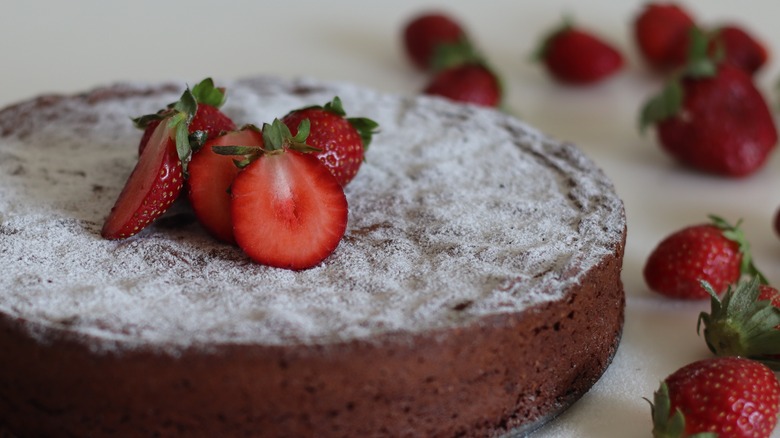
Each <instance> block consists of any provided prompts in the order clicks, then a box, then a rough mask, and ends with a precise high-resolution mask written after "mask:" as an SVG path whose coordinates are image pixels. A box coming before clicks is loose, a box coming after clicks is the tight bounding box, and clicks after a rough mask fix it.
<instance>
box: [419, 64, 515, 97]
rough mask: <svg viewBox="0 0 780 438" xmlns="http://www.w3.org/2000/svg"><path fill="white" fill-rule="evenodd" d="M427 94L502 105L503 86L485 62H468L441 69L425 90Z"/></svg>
mask: <svg viewBox="0 0 780 438" xmlns="http://www.w3.org/2000/svg"><path fill="white" fill-rule="evenodd" d="M423 92H424V93H425V94H430V95H434V96H442V97H446V98H448V99H450V100H453V101H456V102H463V103H471V104H475V105H481V106H487V107H498V106H500V105H501V98H502V86H501V82H500V80H499V79H498V76H496V74H495V73H494V72H493V71H492V70H491V69H490V68H488V67H487V66H486V65H485V64H482V63H466V64H460V65H457V66H455V67H450V68H447V69H444V70H441V71H439V72H438V73H436V75H435V76H434V77H433V79H432V80H431V81H430V82H429V83H428V85H427V86H426V87H425V89H424V90H423Z"/></svg>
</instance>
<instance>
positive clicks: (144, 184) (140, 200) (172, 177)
mask: <svg viewBox="0 0 780 438" xmlns="http://www.w3.org/2000/svg"><path fill="white" fill-rule="evenodd" d="M172 134H173V132H172V129H171V127H170V126H169V124H168V123H159V124H158V126H157V128H156V129H155V130H154V132H153V133H152V136H151V137H150V139H149V142H148V146H147V147H146V148H145V149H144V151H143V153H142V154H141V156H140V157H139V159H138V163H136V166H135V168H134V169H133V172H132V173H131V174H130V178H129V179H128V180H127V182H126V183H125V187H124V188H123V189H122V192H121V193H120V194H119V198H118V199H117V201H116V204H114V207H113V208H112V209H111V213H110V214H109V216H108V218H107V219H106V222H105V223H104V224H103V230H102V231H101V235H102V236H103V237H104V238H106V239H124V238H126V237H130V236H132V235H134V234H136V233H138V232H139V231H141V230H142V229H144V227H146V226H147V225H149V224H150V223H151V222H152V221H153V220H155V219H157V217H159V216H160V215H161V214H163V213H164V212H165V211H166V210H167V209H168V207H170V206H171V204H172V203H173V202H174V201H175V200H176V198H177V197H178V196H179V193H180V192H181V188H182V185H183V183H184V176H183V174H182V165H181V160H179V155H178V153H177V152H176V142H175V141H174V139H173V136H172Z"/></svg>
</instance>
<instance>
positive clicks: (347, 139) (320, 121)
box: [282, 96, 379, 186]
mask: <svg viewBox="0 0 780 438" xmlns="http://www.w3.org/2000/svg"><path fill="white" fill-rule="evenodd" d="M306 119H308V120H309V124H310V132H309V135H308V137H307V138H306V143H307V144H308V145H309V146H311V147H314V148H316V149H319V151H318V152H317V153H316V154H315V156H316V157H317V158H319V159H320V161H322V162H323V163H324V164H325V165H326V166H327V167H328V168H329V169H330V171H331V173H333V175H334V176H335V177H336V179H337V180H338V181H339V183H340V184H341V185H342V186H346V185H347V184H349V182H350V181H352V179H353V178H354V177H355V175H357V173H358V170H360V165H361V164H363V160H364V155H365V151H366V150H367V149H368V146H369V145H370V144H371V139H372V138H373V135H374V134H375V133H376V132H377V129H378V127H379V125H378V124H377V123H376V122H375V121H373V120H371V119H368V118H365V117H347V114H346V112H345V111H344V107H343V105H342V103H341V99H339V97H338V96H336V97H335V98H334V99H333V100H332V101H331V102H328V103H326V104H325V105H324V106H310V107H306V108H301V109H297V110H294V111H292V112H290V113H288V114H287V115H286V116H284V117H283V118H282V122H284V124H285V125H287V127H288V128H289V129H290V131H291V132H292V135H297V133H298V126H299V125H300V124H301V122H302V121H304V120H306Z"/></svg>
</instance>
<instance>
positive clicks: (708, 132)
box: [641, 32, 777, 177]
mask: <svg viewBox="0 0 780 438" xmlns="http://www.w3.org/2000/svg"><path fill="white" fill-rule="evenodd" d="M692 36H693V40H692V41H691V44H693V46H692V47H691V58H690V60H689V64H688V66H687V67H686V69H685V71H684V72H683V73H682V75H681V77H675V78H673V79H672V80H671V81H670V82H669V83H668V84H667V85H666V87H665V88H664V90H663V91H662V92H661V93H660V94H659V95H658V96H656V97H654V98H652V99H650V100H649V101H648V102H647V104H646V105H645V106H644V107H643V109H642V113H641V129H642V130H644V129H645V128H646V127H647V126H649V125H654V126H655V128H656V131H657V134H658V138H659V140H660V143H661V146H662V147H663V148H664V150H666V151H667V152H668V153H669V154H670V155H672V156H673V157H674V158H676V159H677V160H678V161H680V162H682V163H683V164H685V165H687V166H689V167H692V168H694V169H697V170H700V171H703V172H708V173H713V174H717V175H721V176H727V177H744V176H747V175H750V174H752V173H754V172H756V171H757V170H758V169H759V168H761V167H762V166H763V165H764V163H765V162H766V160H767V158H768V157H769V154H770V153H771V152H772V150H773V149H774V147H775V144H776V143H777V129H776V127H775V124H774V119H773V116H772V113H771V111H770V110H769V106H768V105H767V103H766V101H765V100H764V98H763V96H762V95H761V93H760V92H759V91H758V89H757V88H756V87H755V85H754V84H753V80H752V78H751V76H750V75H749V74H748V73H746V72H744V71H743V70H742V69H739V68H736V67H734V66H732V65H730V64H728V63H717V60H713V59H712V58H710V57H709V55H708V54H707V52H708V41H707V39H706V38H705V37H704V36H703V35H702V34H701V33H696V32H695V33H694V34H693V35H692Z"/></svg>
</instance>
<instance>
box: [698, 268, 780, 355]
mask: <svg viewBox="0 0 780 438" xmlns="http://www.w3.org/2000/svg"><path fill="white" fill-rule="evenodd" d="M702 286H703V288H704V289H705V290H706V291H707V292H708V293H709V294H710V295H711V310H710V313H707V312H702V313H701V314H700V315H699V324H698V327H697V331H700V329H701V327H702V326H703V327H704V339H705V341H706V342H707V346H708V347H709V349H710V350H711V351H712V352H713V353H715V354H716V355H718V356H741V357H747V358H750V359H754V360H758V361H761V362H763V363H764V364H765V365H767V366H769V367H770V368H772V369H774V370H780V330H778V327H780V309H779V308H778V307H780V293H778V291H777V289H775V288H774V287H772V286H769V285H768V284H766V279H765V278H764V277H763V276H756V277H754V278H752V279H750V280H749V281H748V280H745V281H741V282H740V283H739V284H737V285H736V286H735V287H733V288H729V290H728V291H727V292H726V293H725V294H724V295H723V299H719V298H718V296H717V295H716V294H715V291H714V290H713V289H712V287H711V286H710V285H709V284H707V283H703V285H702Z"/></svg>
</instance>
